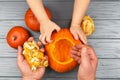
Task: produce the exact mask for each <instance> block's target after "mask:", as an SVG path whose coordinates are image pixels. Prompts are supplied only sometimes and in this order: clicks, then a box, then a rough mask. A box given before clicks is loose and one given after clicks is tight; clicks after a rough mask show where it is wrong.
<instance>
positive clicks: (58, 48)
mask: <svg viewBox="0 0 120 80" xmlns="http://www.w3.org/2000/svg"><path fill="white" fill-rule="evenodd" d="M52 40H53V42H52V43H49V44H47V45H46V46H45V51H46V54H47V56H48V59H49V66H50V67H51V68H52V69H53V70H55V71H57V72H67V71H70V70H72V69H74V68H75V67H76V65H77V63H76V61H74V59H73V58H72V57H71V56H70V50H71V48H72V46H74V45H75V44H80V43H81V42H80V41H79V40H75V39H74V38H73V36H72V35H71V33H70V31H69V30H68V29H61V30H60V31H59V32H53V34H52Z"/></svg>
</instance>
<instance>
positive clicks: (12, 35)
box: [6, 26, 29, 48]
mask: <svg viewBox="0 0 120 80" xmlns="http://www.w3.org/2000/svg"><path fill="white" fill-rule="evenodd" d="M28 38H29V33H28V31H27V30H26V29H25V28H23V27H22V26H15V27H13V28H11V29H10V31H9V32H8V34H7V37H6V39H7V43H8V44H9V45H10V46H11V47H12V48H17V47H18V46H22V45H23V44H24V42H25V41H26V40H27V39H28Z"/></svg>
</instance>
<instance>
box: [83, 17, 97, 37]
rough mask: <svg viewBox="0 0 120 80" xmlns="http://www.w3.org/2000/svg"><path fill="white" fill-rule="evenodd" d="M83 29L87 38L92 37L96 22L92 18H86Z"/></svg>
mask: <svg viewBox="0 0 120 80" xmlns="http://www.w3.org/2000/svg"><path fill="white" fill-rule="evenodd" d="M81 28H82V30H83V32H84V33H85V34H86V36H90V35H91V34H92V33H93V32H94V31H95V29H94V21H93V19H92V18H91V17H90V16H85V17H84V18H83V21H82V23H81Z"/></svg>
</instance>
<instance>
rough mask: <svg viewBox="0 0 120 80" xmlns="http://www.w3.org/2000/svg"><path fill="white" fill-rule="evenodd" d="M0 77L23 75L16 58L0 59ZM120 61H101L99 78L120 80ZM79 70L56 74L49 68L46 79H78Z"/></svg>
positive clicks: (98, 72) (98, 71)
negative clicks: (116, 79) (117, 79)
mask: <svg viewBox="0 0 120 80" xmlns="http://www.w3.org/2000/svg"><path fill="white" fill-rule="evenodd" d="M0 61H1V62H0V71H1V73H0V76H3V77H5V76H14V77H15V76H16V77H20V76H21V74H20V72H19V70H18V68H17V66H16V58H0ZM119 62H120V59H99V64H98V69H97V78H120V64H118V63H119ZM76 75H77V68H76V69H74V70H73V71H71V72H68V73H62V74H61V73H56V72H54V71H53V70H51V69H50V68H47V70H46V73H45V76H44V78H46V77H48V78H53V77H55V78H76Z"/></svg>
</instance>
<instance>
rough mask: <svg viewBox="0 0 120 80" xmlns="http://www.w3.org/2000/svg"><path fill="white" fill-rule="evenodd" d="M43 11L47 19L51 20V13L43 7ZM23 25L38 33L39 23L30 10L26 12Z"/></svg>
mask: <svg viewBox="0 0 120 80" xmlns="http://www.w3.org/2000/svg"><path fill="white" fill-rule="evenodd" d="M45 11H46V14H47V15H48V18H49V19H51V18H52V16H51V13H50V11H49V10H48V9H47V8H46V7H45ZM25 23H26V25H27V26H28V27H29V28H30V29H31V30H33V31H40V23H39V21H38V20H37V18H36V17H35V15H34V14H33V12H32V10H31V9H30V8H29V9H28V10H27V11H26V14H25Z"/></svg>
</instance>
